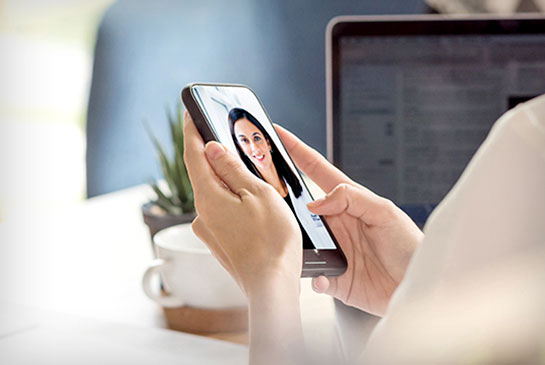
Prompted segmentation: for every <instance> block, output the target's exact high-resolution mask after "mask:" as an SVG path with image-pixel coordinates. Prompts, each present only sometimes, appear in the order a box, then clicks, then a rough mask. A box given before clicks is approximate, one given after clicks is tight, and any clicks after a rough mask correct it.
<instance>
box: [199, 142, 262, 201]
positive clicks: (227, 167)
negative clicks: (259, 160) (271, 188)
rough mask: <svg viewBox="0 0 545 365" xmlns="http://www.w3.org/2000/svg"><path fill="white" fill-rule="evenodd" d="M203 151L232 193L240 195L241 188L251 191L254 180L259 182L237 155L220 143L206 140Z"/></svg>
mask: <svg viewBox="0 0 545 365" xmlns="http://www.w3.org/2000/svg"><path fill="white" fill-rule="evenodd" d="M204 152H205V153H206V157H207V159H208V162H209V163H210V166H212V169H213V170H214V172H215V173H216V175H218V177H219V178H220V180H222V181H223V183H224V184H225V185H226V186H227V187H228V188H229V190H231V191H232V192H233V193H235V194H237V195H240V194H241V192H242V190H247V191H251V190H252V186H255V184H256V181H257V182H260V181H259V179H257V177H256V176H254V175H253V174H252V173H251V172H250V171H249V170H248V169H247V168H246V166H245V165H244V163H243V162H242V160H241V159H240V158H239V157H238V156H235V155H234V154H233V153H231V152H229V151H227V150H226V149H225V147H224V146H223V145H221V144H220V143H218V142H215V141H212V142H208V143H207V144H206V146H205V149H204Z"/></svg>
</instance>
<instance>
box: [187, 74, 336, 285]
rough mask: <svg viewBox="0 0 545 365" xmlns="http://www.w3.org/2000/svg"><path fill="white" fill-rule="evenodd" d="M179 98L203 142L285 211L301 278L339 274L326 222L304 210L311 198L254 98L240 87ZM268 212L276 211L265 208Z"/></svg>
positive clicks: (193, 91) (211, 88) (191, 89)
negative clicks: (235, 160)
mask: <svg viewBox="0 0 545 365" xmlns="http://www.w3.org/2000/svg"><path fill="white" fill-rule="evenodd" d="M182 99H183V101H184V104H185V105H186V107H187V109H188V110H189V112H190V113H191V115H192V116H193V118H194V121H195V125H196V126H197V129H198V130H199V132H200V134H201V136H202V137H203V139H204V140H205V141H219V142H221V143H222V144H223V145H224V146H225V147H226V148H227V149H228V150H229V151H231V153H233V154H234V155H235V156H238V157H239V159H240V161H241V162H242V163H243V165H244V166H246V168H247V170H248V171H249V172H251V173H252V174H253V175H254V176H255V177H257V178H258V179H259V180H260V181H262V182H264V183H266V184H268V186H270V187H272V188H273V190H274V191H276V193H277V196H276V199H278V198H281V199H282V200H283V201H284V204H285V205H283V207H284V208H286V207H287V208H289V210H288V211H289V212H291V215H292V217H294V218H295V221H296V222H297V225H298V226H299V230H300V232H301V235H302V240H301V241H302V242H301V243H302V246H303V247H302V248H303V260H302V261H303V268H302V276H319V275H327V276H335V275H341V274H342V273H343V272H344V271H345V270H346V259H345V257H344V254H343V252H342V250H341V249H340V247H339V246H338V244H337V243H336V241H335V238H334V237H333V235H332V233H331V231H330V229H329V227H328V225H327V222H326V221H325V220H324V219H323V217H320V216H319V215H317V214H314V213H312V212H310V210H309V209H308V207H307V204H308V203H310V202H312V201H313V198H312V196H311V194H310V192H309V191H308V189H307V187H306V185H305V183H304V181H303V179H302V178H301V176H300V174H299V172H298V170H297V168H296V167H295V164H294V163H293V161H292V160H291V158H290V156H289V155H288V153H287V151H286V149H285V147H284V146H283V144H282V142H281V140H280V138H279V137H278V134H277V133H276V131H275V129H274V127H273V125H272V123H271V121H270V118H269V117H268V115H267V113H266V112H265V110H264V108H263V106H262V104H261V103H260V101H259V99H258V98H257V96H256V95H255V94H254V93H253V92H252V91H251V90H250V89H249V88H247V87H245V86H241V85H212V84H192V85H189V86H187V87H186V88H184V90H183V91H182ZM268 213H269V214H270V216H271V217H272V216H274V215H277V214H279V213H280V211H279V210H278V209H276V208H274V207H270V208H269V209H268ZM247 224H252V221H251V219H249V220H248V222H247Z"/></svg>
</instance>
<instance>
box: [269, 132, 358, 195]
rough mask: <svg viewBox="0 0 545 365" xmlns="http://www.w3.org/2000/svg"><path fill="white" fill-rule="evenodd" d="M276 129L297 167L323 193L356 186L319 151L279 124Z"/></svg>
mask: <svg viewBox="0 0 545 365" xmlns="http://www.w3.org/2000/svg"><path fill="white" fill-rule="evenodd" d="M274 127H275V128H276V131H277V132H278V135H279V136H280V138H281V139H282V143H283V144H284V146H286V149H287V150H288V152H289V154H290V156H291V158H292V159H293V161H294V162H295V165H297V167H298V168H299V169H300V170H301V171H303V172H304V173H305V174H306V175H307V176H308V177H309V178H310V179H311V180H312V181H314V182H315V183H316V184H317V185H318V186H319V187H320V188H321V189H322V190H323V191H325V192H326V193H328V192H330V191H331V190H333V188H335V186H337V185H339V184H341V183H348V184H354V182H353V181H352V180H351V179H350V178H349V177H348V176H346V175H345V174H343V173H342V172H341V171H340V170H339V169H337V168H336V167H335V166H333V165H332V164H331V163H329V161H327V160H326V159H325V157H324V156H322V155H321V154H320V153H319V152H318V151H316V150H315V149H313V148H311V147H309V146H307V145H306V144H305V143H304V142H302V141H301V140H300V139H299V138H297V137H296V136H295V135H294V134H293V133H291V132H289V131H288V130H286V129H284V128H282V127H281V126H279V125H277V124H275V125H274Z"/></svg>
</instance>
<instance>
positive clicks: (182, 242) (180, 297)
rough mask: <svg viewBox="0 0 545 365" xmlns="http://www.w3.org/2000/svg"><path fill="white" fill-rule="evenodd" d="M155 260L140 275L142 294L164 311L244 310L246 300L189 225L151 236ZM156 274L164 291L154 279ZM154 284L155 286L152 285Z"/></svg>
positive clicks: (165, 230)
mask: <svg viewBox="0 0 545 365" xmlns="http://www.w3.org/2000/svg"><path fill="white" fill-rule="evenodd" d="M153 240H154V243H155V245H154V246H155V251H156V257H157V258H156V259H155V260H153V261H152V263H151V264H150V266H149V267H148V268H147V270H146V271H145V273H144V277H143V279H142V286H143V289H144V292H145V293H146V295H147V296H148V297H149V298H151V299H152V300H154V301H155V302H157V303H158V304H159V305H161V306H163V307H166V308H173V307H193V308H201V309H214V310H217V309H226V308H240V307H246V306H247V304H246V297H245V296H244V294H243V293H242V290H241V289H240V288H239V287H238V285H237V284H236V283H235V281H234V280H233V278H232V277H231V276H230V275H229V273H228V272H227V271H226V270H225V269H224V268H223V267H222V266H221V265H220V263H219V262H218V261H217V260H216V258H215V257H213V256H212V254H211V252H210V250H209V249H208V247H206V245H205V244H204V243H203V242H201V240H200V239H199V238H198V237H197V236H195V234H194V233H193V231H192V229H191V225H190V224H182V225H177V226H173V227H170V228H167V229H164V230H162V231H160V232H158V233H157V234H156V235H155V236H154V239H153ZM158 275H160V277H161V282H162V283H163V287H164V291H163V292H161V291H160V290H159V285H157V280H154V277H156V276H158ZM154 284H155V285H154Z"/></svg>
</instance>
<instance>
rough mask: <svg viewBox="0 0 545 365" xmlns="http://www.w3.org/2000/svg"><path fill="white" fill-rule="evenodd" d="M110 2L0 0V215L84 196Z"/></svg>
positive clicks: (24, 212) (47, 207)
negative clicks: (91, 105) (91, 106)
mask: <svg viewBox="0 0 545 365" xmlns="http://www.w3.org/2000/svg"><path fill="white" fill-rule="evenodd" d="M112 2H113V1H112V0H93V1H86V0H48V1H38V0H24V1H20V0H2V1H0V55H1V57H0V80H1V81H0V85H1V86H0V167H1V168H0V171H1V182H0V220H6V219H10V218H15V217H18V216H19V217H20V216H25V215H28V214H32V212H36V211H44V210H46V211H47V210H50V209H55V208H59V207H62V206H67V205H73V204H74V203H77V202H79V201H80V200H81V199H83V198H84V197H85V196H86V193H85V122H86V112H87V102H88V95H89V86H90V80H91V70H92V65H93V50H94V45H95V38H96V30H97V26H98V24H99V21H100V18H101V16H102V14H103V12H104V11H105V9H106V8H107V7H108V6H109V5H110V4H111V3H112Z"/></svg>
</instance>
